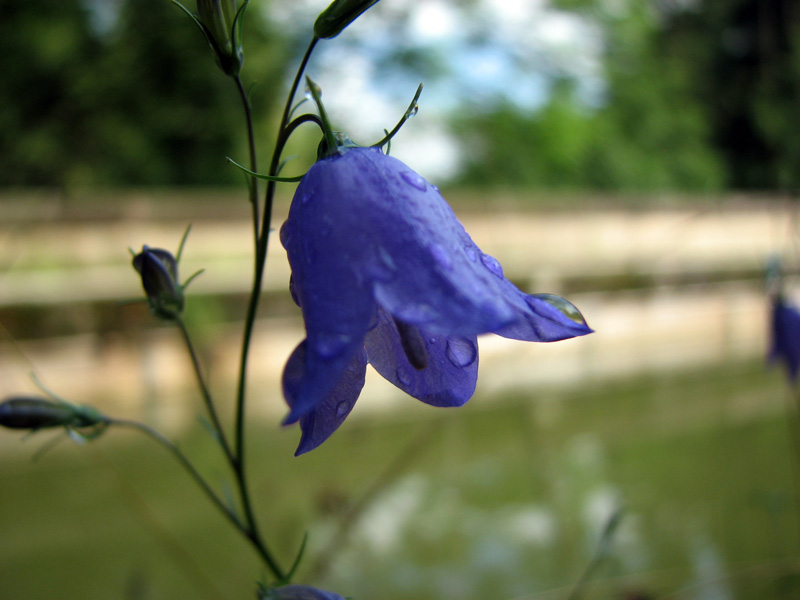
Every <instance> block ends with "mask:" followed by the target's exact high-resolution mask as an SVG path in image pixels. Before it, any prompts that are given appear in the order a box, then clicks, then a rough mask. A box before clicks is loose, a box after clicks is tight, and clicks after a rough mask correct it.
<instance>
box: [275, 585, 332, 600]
mask: <svg viewBox="0 0 800 600" xmlns="http://www.w3.org/2000/svg"><path fill="white" fill-rule="evenodd" d="M260 597H261V599H262V600H344V597H342V596H340V595H339V594H334V593H333V592H327V591H325V590H321V589H319V588H314V587H311V586H308V585H285V586H283V587H278V588H269V589H264V590H262V592H261V595H260Z"/></svg>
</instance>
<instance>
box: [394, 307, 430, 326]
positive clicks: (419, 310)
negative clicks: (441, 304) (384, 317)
mask: <svg viewBox="0 0 800 600" xmlns="http://www.w3.org/2000/svg"><path fill="white" fill-rule="evenodd" d="M395 317H397V319H399V320H400V321H403V322H405V323H410V324H412V325H420V324H422V323H430V322H431V321H433V320H434V319H435V318H436V313H435V312H434V310H433V308H431V307H430V306H428V305H427V304H423V303H420V304H407V305H406V306H403V307H402V308H399V309H398V310H397V311H395Z"/></svg>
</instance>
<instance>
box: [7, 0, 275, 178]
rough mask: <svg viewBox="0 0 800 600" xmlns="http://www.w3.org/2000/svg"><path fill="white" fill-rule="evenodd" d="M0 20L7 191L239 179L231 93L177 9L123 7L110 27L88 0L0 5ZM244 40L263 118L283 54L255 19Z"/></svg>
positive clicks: (142, 4)
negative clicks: (95, 17)
mask: <svg viewBox="0 0 800 600" xmlns="http://www.w3.org/2000/svg"><path fill="white" fill-rule="evenodd" d="M0 12H2V14H3V15H4V21H3V25H2V31H3V35H0V49H2V51H0V103H2V104H0V164H2V167H0V185H45V186H58V187H61V188H62V189H69V188H71V187H73V186H76V185H78V186H81V185H93V184H103V185H198V184H224V183H230V182H238V181H240V179H241V174H240V173H239V172H238V171H237V170H236V169H234V168H233V167H231V166H229V165H227V163H226V162H225V157H226V156H228V155H237V156H240V157H244V156H246V146H245V144H246V141H245V137H244V136H245V134H244V131H243V127H242V125H243V117H242V112H241V107H240V103H239V98H238V96H237V93H236V90H235V87H234V85H233V84H232V82H231V81H230V80H229V79H228V78H227V77H225V76H224V75H223V74H222V73H221V72H220V71H219V69H218V68H217V67H216V65H215V64H214V60H213V58H212V55H211V50H210V49H209V48H208V45H207V43H206V42H205V40H204V39H203V36H202V34H201V33H200V31H199V30H198V29H197V28H196V26H195V25H194V24H193V23H192V22H191V20H190V19H189V18H188V17H187V16H186V15H185V14H184V13H183V12H182V11H181V10H180V9H179V8H178V7H176V6H174V5H173V4H172V3H171V2H169V1H168V0H125V1H124V2H123V3H122V4H121V5H120V6H119V12H118V13H117V14H116V15H115V17H114V19H113V22H112V23H111V24H110V27H109V28H108V29H107V30H99V29H98V28H97V27H94V26H93V24H92V20H91V18H90V17H91V15H90V13H89V12H88V11H87V10H86V8H85V5H84V3H83V2H81V0H63V1H62V2H58V3H53V2H48V1H47V0H28V1H26V2H15V1H14V0H0ZM244 34H245V42H246V44H247V45H248V48H249V52H248V53H247V54H248V56H246V57H245V61H246V63H245V64H246V68H247V67H252V69H251V72H253V73H254V74H255V76H256V77H257V78H258V83H259V85H258V86H256V88H255V91H254V93H255V96H256V98H255V100H254V102H255V103H257V111H256V112H257V114H259V115H261V116H262V119H265V120H266V119H268V118H269V116H270V114H269V113H270V111H271V109H272V106H273V104H274V101H275V95H276V92H277V91H279V90H277V88H278V87H279V86H276V85H273V84H274V83H275V82H276V81H277V80H278V79H279V78H281V77H282V75H283V69H284V64H285V60H286V58H287V56H286V55H287V52H286V51H285V50H282V49H281V48H283V46H284V44H283V40H282V39H280V38H279V36H277V35H276V34H275V32H273V31H270V30H269V28H268V26H267V24H266V22H265V21H264V20H263V19H262V18H260V13H259V12H257V11H252V14H248V15H247V19H246V22H245V33H244ZM248 59H249V60H250V62H251V63H252V65H250V64H248V62H247V61H248Z"/></svg>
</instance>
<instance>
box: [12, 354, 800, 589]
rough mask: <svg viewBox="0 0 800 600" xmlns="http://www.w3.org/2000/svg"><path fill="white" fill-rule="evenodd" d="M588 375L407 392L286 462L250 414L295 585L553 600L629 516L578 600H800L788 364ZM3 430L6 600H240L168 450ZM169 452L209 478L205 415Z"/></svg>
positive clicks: (245, 572)
mask: <svg viewBox="0 0 800 600" xmlns="http://www.w3.org/2000/svg"><path fill="white" fill-rule="evenodd" d="M594 385H595V386H596V387H593V388H592V389H582V388H578V389H570V390H561V391H552V390H550V391H548V392H546V393H542V394H539V393H537V392H536V391H531V392H530V394H528V395H525V396H515V397H508V398H503V399H496V401H491V402H489V401H483V402H482V398H481V396H480V394H479V395H477V396H476V397H475V398H474V399H473V400H472V401H471V402H470V403H469V405H468V406H467V407H465V408H463V409H459V410H436V409H431V408H428V407H425V406H423V405H420V404H418V403H415V402H411V401H409V402H408V403H406V404H405V405H404V407H403V410H401V412H399V413H392V414H385V415H382V414H377V415H374V416H373V415H370V416H369V417H365V418H361V419H352V420H351V421H349V422H348V423H346V424H345V426H344V427H343V428H342V430H340V431H339V432H338V433H337V434H336V435H335V436H334V437H333V438H332V439H331V440H330V441H329V442H327V443H326V444H325V445H324V446H322V447H321V448H320V449H319V450H317V451H315V452H312V453H311V454H310V455H306V456H304V457H301V458H299V459H295V458H292V456H291V455H292V452H293V450H294V445H295V444H296V441H297V431H296V430H286V431H284V430H279V429H278V428H277V427H276V426H274V425H271V424H259V425H257V426H254V427H253V429H252V430H251V431H250V435H251V437H250V440H251V445H250V448H249V451H250V454H249V455H250V458H251V461H252V462H251V473H252V475H251V479H252V485H253V488H254V491H255V498H256V503H257V510H258V512H259V515H260V519H261V522H262V526H263V529H264V533H265V536H266V537H267V539H268V540H270V542H271V545H272V547H273V548H274V550H275V553H276V555H277V556H278V557H279V559H280V560H281V561H282V563H283V564H286V565H288V563H289V562H290V561H291V559H292V558H293V553H294V552H296V550H297V548H298V547H299V545H300V543H301V540H302V537H303V534H304V532H305V531H308V532H309V534H310V539H309V545H308V550H307V554H306V558H305V560H304V563H303V566H302V567H301V571H300V579H302V580H305V581H313V582H315V583H317V584H319V585H323V586H328V587H330V588H331V589H335V590H336V591H338V592H340V593H342V594H343V595H348V596H352V597H354V598H356V599H359V600H361V599H370V600H401V599H402V600H411V599H414V600H426V599H431V600H439V599H441V600H448V599H456V598H457V599H459V600H473V599H474V600H478V599H488V600H495V599H496V600H512V599H513V600H522V599H550V598H567V597H569V594H570V592H571V591H572V586H573V585H574V583H575V582H576V581H577V580H578V579H579V577H580V576H581V573H582V572H583V571H584V570H585V569H586V567H587V565H588V564H589V563H590V561H591V559H592V556H593V555H594V554H595V549H596V548H597V544H598V541H599V538H600V534H601V531H602V530H603V527H604V526H605V524H606V522H607V520H608V518H609V516H610V515H611V514H613V513H614V511H615V510H617V509H619V508H622V509H624V513H623V517H622V520H621V523H620V526H619V527H618V528H617V529H616V530H615V531H614V534H613V536H612V537H611V543H610V546H609V547H608V550H607V552H606V553H605V554H604V555H603V560H602V562H601V563H600V564H599V566H598V568H597V570H596V571H595V572H594V575H593V577H592V579H591V581H590V583H589V584H588V585H587V586H585V587H584V588H583V589H582V590H581V592H582V594H581V595H580V597H582V598H597V599H599V598H620V599H622V598H682V599H683V598H687V599H688V598H692V599H694V598H703V599H705V598H709V599H720V600H722V599H727V598H731V599H737V600H738V599H754V600H755V599H764V598H796V597H798V594H800V523H798V519H797V516H798V513H797V505H796V503H795V497H796V495H795V489H794V484H793V481H794V479H793V476H792V473H793V471H792V470H793V468H794V465H793V463H792V453H791V450H792V448H793V446H792V440H791V438H790V435H789V433H790V429H789V427H788V421H787V416H786V415H787V413H786V410H785V401H786V399H785V395H786V390H785V382H784V381H783V377H782V375H781V374H780V373H778V372H773V371H765V369H764V366H763V364H761V363H735V364H729V365H725V366H721V367H718V368H715V369H713V370H703V371H695V372H689V373H681V374H658V375H652V376H647V377H640V378H637V379H635V380H625V381H619V382H615V383H607V384H602V385H599V384H594ZM598 385H599V387H597V386H598ZM493 400H494V399H493ZM362 401H363V402H368V401H369V398H368V395H367V396H366V397H364V398H363V399H362ZM3 435H4V437H6V439H4V440H3V444H2V446H0V447H2V448H5V449H6V452H5V456H3V457H0V489H1V490H2V491H1V492H0V582H2V583H1V584H0V599H2V600H12V599H13V600H17V599H25V600H44V599H52V598H58V599H60V600H64V599H78V598H80V599H82V600H92V599H108V598H121V599H130V600H157V599H175V598H192V599H198V600H200V599H205V598H208V599H212V598H213V599H223V598H224V599H233V598H250V599H252V598H254V589H255V580H256V579H257V578H259V577H262V576H264V575H265V574H264V573H263V570H262V569H261V567H260V566H259V565H258V563H257V561H256V560H255V559H254V557H253V556H252V553H251V552H250V550H249V548H248V547H247V546H246V544H245V542H243V541H241V540H240V539H239V538H237V537H236V535H235V534H234V532H233V531H230V530H229V528H228V526H227V524H226V523H225V522H223V520H222V518H221V517H219V516H218V515H217V514H216V513H215V512H214V511H213V509H212V507H211V506H210V505H209V504H208V502H207V501H206V500H205V498H203V497H201V496H200V495H199V494H198V493H197V490H196V489H195V487H194V484H193V483H192V482H191V481H190V480H189V479H188V477H187V476H186V475H185V474H184V473H183V472H182V471H181V470H180V469H179V468H178V467H177V465H176V464H175V463H174V461H173V459H172V458H171V457H170V456H168V455H167V454H166V453H165V452H164V451H163V450H162V449H161V448H158V447H155V446H154V445H152V444H151V443H149V442H148V441H147V440H144V439H140V438H138V437H137V436H136V435H135V434H134V433H129V432H122V431H119V432H116V431H111V432H109V433H108V434H106V436H105V437H104V438H101V439H100V440H98V441H97V442H95V443H92V444H90V445H88V446H85V447H78V446H75V445H73V444H72V443H62V444H60V445H59V446H57V447H56V448H55V449H53V450H51V451H50V452H49V453H48V454H46V455H45V456H44V457H43V458H42V459H41V460H39V461H38V462H36V463H33V462H32V461H31V459H30V456H31V455H32V454H33V453H34V452H35V451H36V449H37V448H38V447H39V446H40V444H41V443H42V442H43V441H44V439H45V438H46V435H45V434H38V435H37V436H34V437H33V438H30V439H28V440H26V441H25V442H24V443H22V442H20V445H21V446H22V449H23V450H24V451H22V450H21V449H20V448H18V447H17V444H16V441H14V443H10V442H11V441H12V440H10V439H8V438H10V437H12V436H13V434H10V433H5V434H3ZM38 437H41V438H42V440H41V441H38V440H37V438H38ZM181 447H182V448H183V449H184V450H185V451H186V452H187V453H188V454H190V455H191V456H193V457H195V458H196V459H197V460H198V462H199V463H200V464H201V465H202V469H203V471H204V472H205V473H207V474H208V475H209V477H210V478H211V479H212V480H214V481H220V482H221V481H222V480H223V479H224V477H225V476H226V472H225V470H224V467H223V466H222V465H221V464H219V463H217V462H215V461H214V460H213V458H212V457H213V456H214V451H213V448H212V446H211V442H210V440H209V438H208V437H207V436H206V435H205V434H204V433H203V430H202V428H201V427H199V426H198V427H197V428H196V431H195V433H194V434H193V435H191V436H189V437H186V438H185V439H183V440H181ZM343 523H344V524H345V525H344V526H342V524H343ZM634 594H640V595H639V596H634ZM576 597H577V596H576Z"/></svg>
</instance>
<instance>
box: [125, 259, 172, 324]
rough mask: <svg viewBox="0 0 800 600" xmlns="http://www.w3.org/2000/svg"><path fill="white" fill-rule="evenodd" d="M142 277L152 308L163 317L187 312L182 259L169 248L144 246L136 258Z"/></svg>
mask: <svg viewBox="0 0 800 600" xmlns="http://www.w3.org/2000/svg"><path fill="white" fill-rule="evenodd" d="M133 267H134V269H136V270H137V271H138V272H139V275H141V277H142V287H144V291H145V293H146V294H147V303H148V304H149V305H150V310H151V311H152V313H153V314H154V315H155V316H157V317H158V318H159V319H165V320H168V321H171V320H174V319H176V318H177V317H179V316H180V314H181V312H183V304H184V301H183V288H182V287H181V285H180V284H179V283H178V261H176V260H175V257H174V256H172V253H170V252H169V251H167V250H162V249H161V248H150V247H148V246H143V247H142V251H141V252H140V253H139V254H137V255H136V256H134V257H133Z"/></svg>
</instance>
